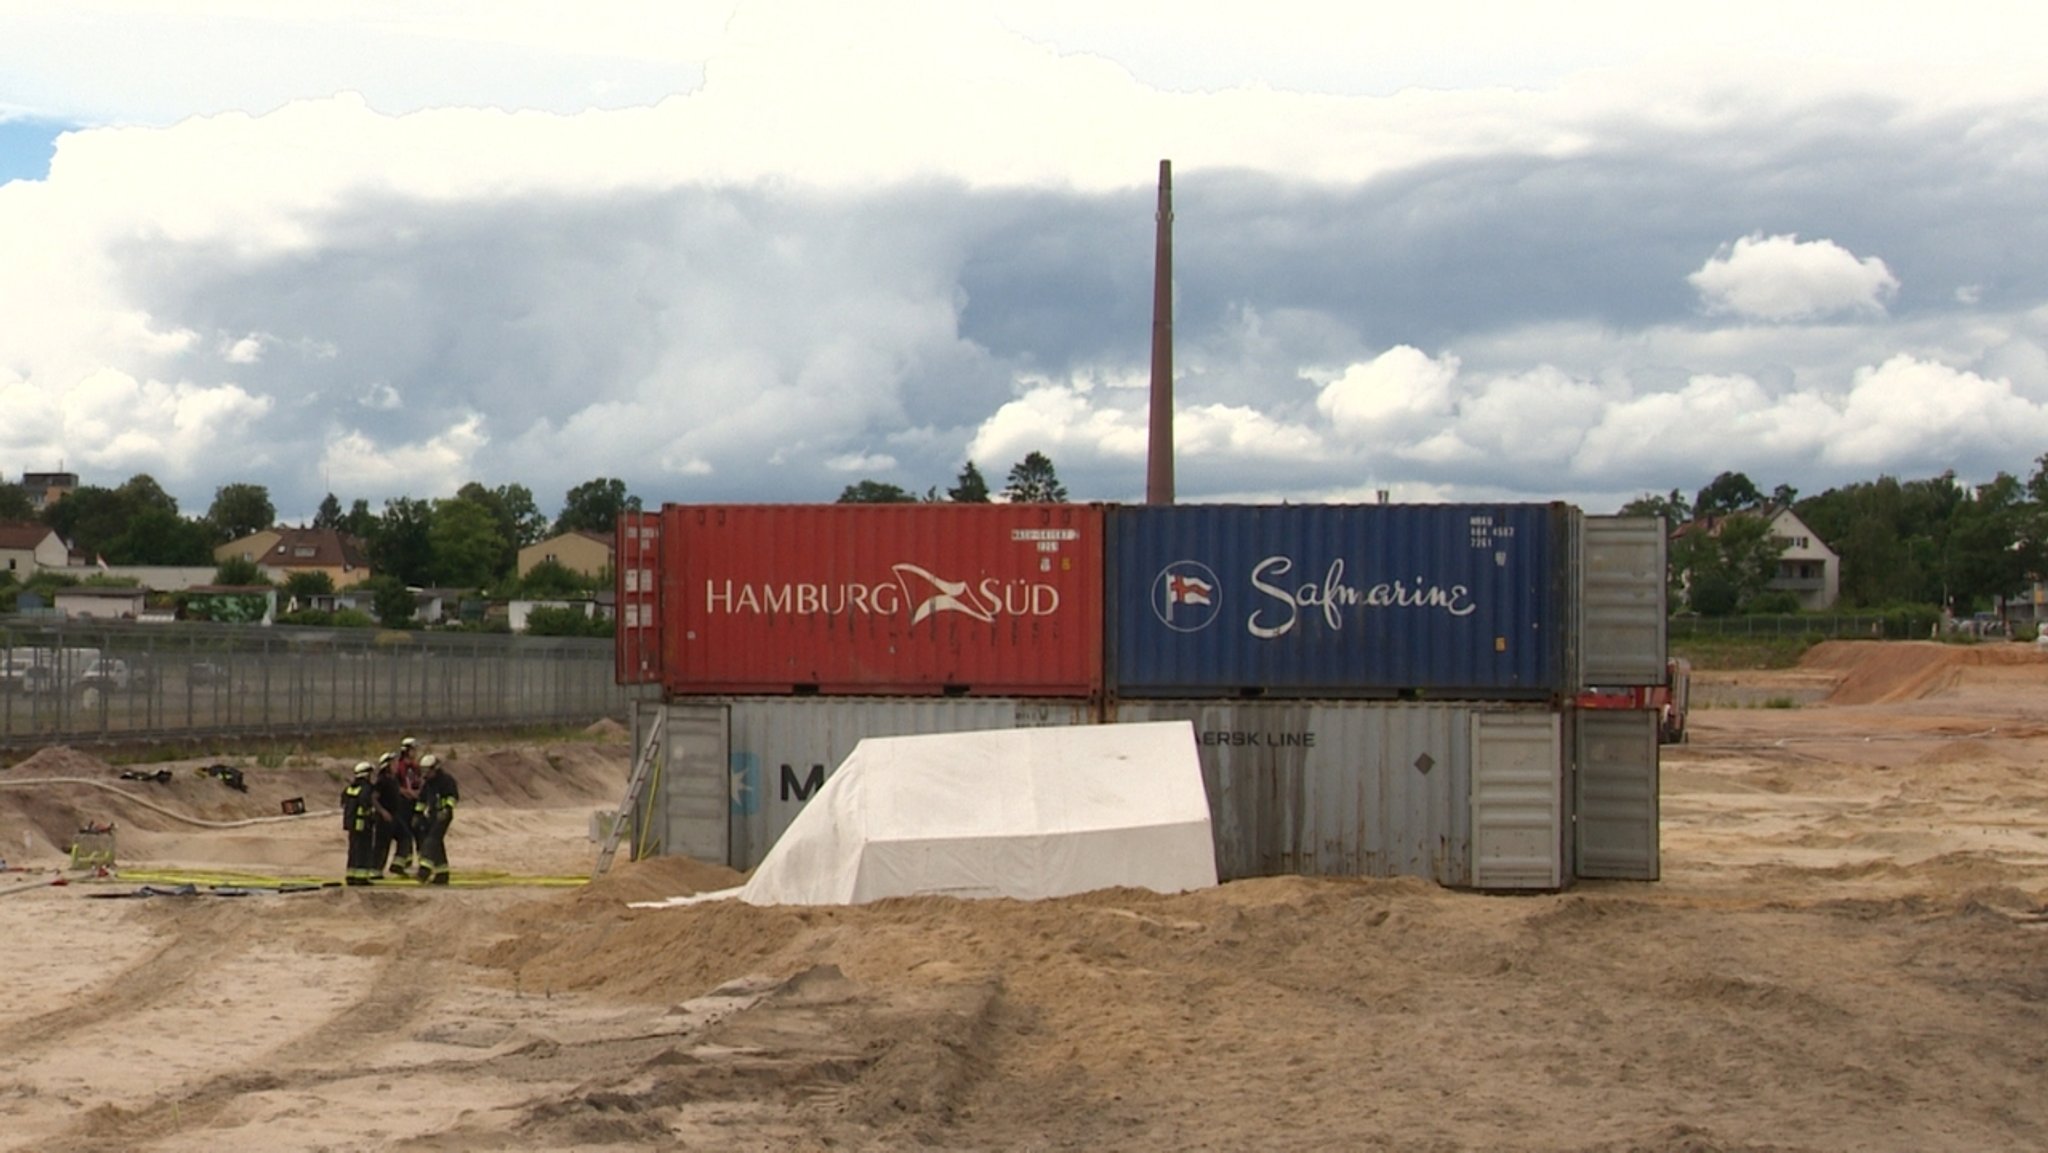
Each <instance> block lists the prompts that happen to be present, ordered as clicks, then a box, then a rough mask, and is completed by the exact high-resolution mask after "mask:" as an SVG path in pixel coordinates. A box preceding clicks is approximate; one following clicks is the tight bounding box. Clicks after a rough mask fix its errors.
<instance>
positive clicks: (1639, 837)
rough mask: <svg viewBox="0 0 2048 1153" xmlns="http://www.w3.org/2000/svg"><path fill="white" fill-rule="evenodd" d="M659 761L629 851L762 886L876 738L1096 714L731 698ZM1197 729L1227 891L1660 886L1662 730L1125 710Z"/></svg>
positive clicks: (1368, 710) (642, 724)
mask: <svg viewBox="0 0 2048 1153" xmlns="http://www.w3.org/2000/svg"><path fill="white" fill-rule="evenodd" d="M658 713H659V714H664V715H665V720H664V724H663V728H662V734H661V737H662V739H661V746H662V749H661V759H660V766H659V769H658V771H657V772H656V774H655V776H654V779H653V782H652V785H651V787H650V789H649V790H648V797H647V800H646V801H645V803H644V804H642V805H639V806H636V809H637V811H638V813H639V814H640V819H639V822H638V828H637V831H636V833H635V835H634V837H633V840H632V842H631V844H632V849H633V853H634V855H635V856H636V857H639V856H651V855H660V854H684V855H688V856H691V857H695V858H697V859H699V860H704V861H713V862H722V863H725V864H728V865H730V866H732V867H733V868H736V869H741V870H746V869H751V868H753V867H754V866H756V865H758V864H760V863H761V860H762V859H763V858H764V857H765V856H766V855H767V853H768V850H769V848H770V847H771V846H773V845H774V843H775V840H776V838H778V837H780V836H781V835H782V833H783V831H784V830H786V829H788V827H789V825H790V822H791V821H793V820H795V819H796V815H797V813H798V812H799V811H801V810H802V808H803V806H804V804H805V803H806V802H807V801H809V800H810V798H811V797H813V796H815V795H816V794H817V790H818V789H819V787H820V786H822V785H823V784H824V782H825V780H826V778H827V777H829V776H830V774H831V773H832V772H833V771H834V770H835V769H836V768H837V767H838V766H839V764H840V762H841V761H843V760H845V758H846V756H847V755H848V754H850V753H851V752H852V751H853V749H854V746H855V745H857V744H859V743H860V742H861V740H863V739H864V738H866V737H871V736H904V735H910V734H917V733H942V732H964V731H969V730H975V729H996V728H1014V727H1023V726H1033V725H1073V724H1089V723H1092V722H1093V721H1094V720H1095V717H1094V715H1093V713H1092V711H1091V710H1090V709H1089V707H1088V706H1086V705H1085V704H1083V703H1082V702H1078V701H1072V700H1043V699H1029V700H1022V699H1005V698H937V699H934V698H895V697H889V698H876V697H733V698H723V699H693V700H687V701H675V702H670V703H667V704H659V703H647V704H644V705H642V706H641V707H640V709H639V711H638V712H637V713H636V715H635V730H636V747H637V745H638V743H639V740H640V739H644V735H645V733H646V732H647V731H648V728H649V726H650V724H651V722H652V720H653V718H654V716H655V715H656V714H658ZM1114 719H1115V720H1117V721H1120V722H1131V723H1138V722H1148V721H1164V720H1187V721H1189V722H1191V723H1192V724H1193V725H1194V728H1195V734H1196V741H1197V747H1198V748H1199V750H1200V755H1201V760H1202V777H1203V784H1204V786H1205V788H1206V791H1207V793H1208V797H1209V808H1210V820H1211V824H1212V827H1213V832H1214V836H1215V843H1216V868H1217V875H1218V878H1219V879H1221V880H1226V881H1227V880H1236V879H1240V878H1244V877H1260V876H1280V875H1289V874H1300V875H1309V876H1370V877H1391V876H1414V877H1423V878H1427V879H1429V880H1432V881H1435V882H1437V883H1438V884H1442V885H1448V886H1452V887H1460V888H1463V887H1470V888H1477V889H1489V890H1493V889H1558V888H1562V887H1564V886H1566V885H1568V884H1570V883H1571V881H1572V879H1573V878H1574V877H1607V878H1628V879H1637V880H1655V879H1656V878H1657V876H1658V852H1659V844H1658V832H1657V820H1658V811H1657V784H1658V774H1657V767H1658V766H1657V753H1658V747H1657V743H1656V730H1655V724H1656V717H1655V714H1653V713H1645V712H1639V711H1611V710H1610V711H1585V710H1573V709H1564V710H1559V709H1557V708H1554V707H1551V706H1548V705H1540V704H1533V703H1518V702H1478V703H1474V702H1404V701H1285V700H1266V701H1221V700H1182V701H1123V702H1120V703H1119V704H1117V705H1116V706H1115V714H1114Z"/></svg>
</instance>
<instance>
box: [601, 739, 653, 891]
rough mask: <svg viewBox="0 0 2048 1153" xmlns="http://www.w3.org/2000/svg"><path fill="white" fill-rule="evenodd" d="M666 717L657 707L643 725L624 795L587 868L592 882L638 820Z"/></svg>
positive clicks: (605, 866)
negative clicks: (642, 792) (593, 861)
mask: <svg viewBox="0 0 2048 1153" xmlns="http://www.w3.org/2000/svg"><path fill="white" fill-rule="evenodd" d="M667 720H668V710H667V709H658V710H656V711H655V714H654V721H653V723H652V724H650V725H648V726H647V739H646V740H645V741H643V742H641V745H640V753H639V755H638V756H636V757H634V758H633V774H632V775H631V776H630V777H628V778H626V797H625V799H624V800H622V801H620V802H619V811H618V815H617V816H615V817H613V818H612V827H611V828H610V829H609V830H608V831H606V833H605V835H604V841H603V843H601V844H600V845H599V846H598V850H597V867H596V868H594V869H592V870H591V871H590V879H591V880H593V881H595V880H597V879H598V878H599V877H602V876H604V871H605V870H606V869H609V868H611V867H612V858H613V857H615V856H617V855H618V852H619V842H620V841H621V840H622V839H624V838H625V835H626V830H627V828H629V827H632V826H637V825H638V824H639V823H640V822H639V819H638V817H637V814H638V813H639V810H640V790H642V789H644V788H646V787H647V782H648V781H649V780H652V779H653V777H654V772H655V767H656V766H657V765H658V764H660V762H661V730H662V726H663V725H664V724H665V723H666V722H667Z"/></svg>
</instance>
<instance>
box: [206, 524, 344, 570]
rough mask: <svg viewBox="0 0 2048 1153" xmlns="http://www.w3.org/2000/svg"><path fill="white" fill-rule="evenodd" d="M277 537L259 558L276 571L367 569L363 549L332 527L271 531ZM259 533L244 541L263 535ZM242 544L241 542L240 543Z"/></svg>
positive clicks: (275, 529) (262, 562) (261, 562)
mask: <svg viewBox="0 0 2048 1153" xmlns="http://www.w3.org/2000/svg"><path fill="white" fill-rule="evenodd" d="M268 531H270V532H273V533H276V534H277V543H276V544H274V545H272V546H271V547H270V548H269V549H268V550H267V551H265V552H264V554H263V555H262V556H259V557H257V558H255V560H256V563H257V564H260V565H269V566H271V567H272V568H339V569H356V568H363V567H364V566H365V565H366V564H367V563H368V562H367V561H366V560H365V559H364V557H363V550H362V546H361V545H359V544H357V543H356V542H355V540H354V539H352V538H350V537H348V536H345V535H343V534H342V533H341V531H340V530H339V529H331V528H289V527H285V528H274V529H270V530H268ZM262 535H264V534H263V533H255V534H252V536H250V537H244V538H243V539H244V540H250V539H253V538H254V537H256V536H262ZM236 543H240V542H236Z"/></svg>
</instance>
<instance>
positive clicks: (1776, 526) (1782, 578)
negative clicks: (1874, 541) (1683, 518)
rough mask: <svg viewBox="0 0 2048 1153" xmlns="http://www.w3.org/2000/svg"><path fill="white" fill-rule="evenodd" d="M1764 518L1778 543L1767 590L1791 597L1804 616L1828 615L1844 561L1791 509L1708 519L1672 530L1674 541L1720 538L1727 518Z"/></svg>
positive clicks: (1838, 591)
mask: <svg viewBox="0 0 2048 1153" xmlns="http://www.w3.org/2000/svg"><path fill="white" fill-rule="evenodd" d="M1745 516H1763V517H1766V518H1768V519H1769V521H1770V531H1771V539H1772V540H1773V541H1775V542H1777V544H1778V547H1779V549H1780V550H1781V551H1780V552H1779V553H1778V572H1777V575H1775V576H1773V577H1772V578H1771V580H1770V583H1768V584H1766V585H1765V586H1764V588H1765V589H1766V590H1767V591H1770V592H1787V593H1791V594H1792V595H1793V596H1794V597H1795V598H1796V599H1797V600H1798V602H1799V607H1800V609H1801V610H1802V611H1805V612H1825V611H1826V610H1828V609H1831V608H1834V607H1835V602H1836V601H1837V600H1839V599H1840V598H1841V595H1842V558H1841V557H1840V556H1839V555H1837V554H1836V553H1835V550H1834V549H1831V548H1829V547H1828V544H1827V542H1826V541H1824V540H1822V539H1820V537H1818V536H1816V535H1815V534H1814V531H1813V530H1812V529H1810V528H1808V527H1807V526H1806V522H1805V521H1802V520H1800V519H1799V514H1798V513H1795V512H1793V511H1792V506H1791V505H1767V506H1765V507H1763V508H1761V509H1754V510H1747V511H1743V512H1735V513H1729V514H1728V516H1727V517H1721V516H1706V517H1700V518H1698V519H1696V520H1691V521H1688V522H1686V523H1685V524H1682V525H1679V526H1678V527H1677V528H1676V529H1674V530H1672V533H1671V535H1672V536H1673V537H1674V538H1677V537H1683V536H1689V535H1691V534H1693V533H1697V532H1704V533H1708V534H1710V535H1714V536H1718V535H1720V532H1721V525H1722V524H1723V523H1724V522H1725V521H1726V520H1727V519H1728V517H1745Z"/></svg>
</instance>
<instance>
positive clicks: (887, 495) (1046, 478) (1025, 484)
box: [838, 452, 1067, 504]
mask: <svg viewBox="0 0 2048 1153" xmlns="http://www.w3.org/2000/svg"><path fill="white" fill-rule="evenodd" d="M1002 496H1003V500H1004V501H1006V502H1007V503H1010V504H1064V503H1065V502H1066V499H1067V486H1066V485H1063V484H1061V483H1060V476H1059V470H1058V469H1056V468H1054V467H1053V463H1052V458H1051V457H1048V456H1046V455H1045V454H1044V453H1042V452H1032V453H1027V454H1026V455H1025V457H1024V459H1023V460H1020V461H1018V462H1017V463H1016V464H1014V465H1012V466H1010V478H1009V481H1008V483H1006V484H1004V485H1003V492H1002ZM993 500H994V498H993V497H991V496H990V495H989V491H988V481H987V480H986V479H984V478H983V477H982V475H981V469H979V468H977V467H976V466H975V463H974V462H973V461H971V460H970V461H968V462H967V465H966V467H964V468H962V469H961V470H960V475H959V476H957V477H955V478H953V487H951V488H949V489H947V490H946V492H945V495H943V496H941V495H940V494H939V486H937V485H933V486H931V487H930V488H928V489H926V490H925V492H924V495H923V496H918V495H917V494H916V493H913V492H911V491H910V490H909V489H906V488H904V487H903V486H902V485H897V484H887V483H884V482H882V481H878V480H861V481H857V482H855V483H853V484H850V485H847V486H846V488H845V489H843V490H841V492H840V493H839V501H838V503H840V504H919V503H923V504H937V503H941V502H950V503H953V504H990V503H992V502H993Z"/></svg>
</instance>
